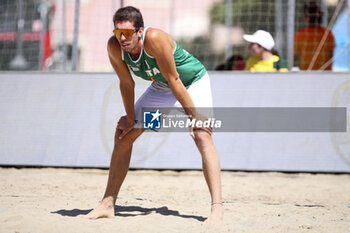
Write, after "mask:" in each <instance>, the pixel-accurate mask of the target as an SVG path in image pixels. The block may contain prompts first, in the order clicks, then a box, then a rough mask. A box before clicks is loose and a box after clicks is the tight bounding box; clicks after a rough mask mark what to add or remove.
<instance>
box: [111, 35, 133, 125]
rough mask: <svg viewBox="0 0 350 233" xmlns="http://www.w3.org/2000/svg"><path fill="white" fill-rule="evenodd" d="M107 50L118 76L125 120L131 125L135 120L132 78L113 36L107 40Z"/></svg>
mask: <svg viewBox="0 0 350 233" xmlns="http://www.w3.org/2000/svg"><path fill="white" fill-rule="evenodd" d="M107 50H108V56H109V60H110V62H111V65H112V67H113V69H114V70H115V72H116V73H117V75H118V78H119V87H120V92H121V95H122V99H123V103H124V108H125V112H126V115H127V122H128V124H129V126H133V125H134V121H135V112H134V111H135V110H134V98H135V97H134V87H135V83H134V80H133V79H132V77H131V75H130V72H129V69H128V67H127V66H126V64H125V63H124V61H123V60H122V52H121V48H120V45H119V42H118V41H117V39H116V38H115V37H114V36H113V37H111V38H110V39H109V40H108V45H107Z"/></svg>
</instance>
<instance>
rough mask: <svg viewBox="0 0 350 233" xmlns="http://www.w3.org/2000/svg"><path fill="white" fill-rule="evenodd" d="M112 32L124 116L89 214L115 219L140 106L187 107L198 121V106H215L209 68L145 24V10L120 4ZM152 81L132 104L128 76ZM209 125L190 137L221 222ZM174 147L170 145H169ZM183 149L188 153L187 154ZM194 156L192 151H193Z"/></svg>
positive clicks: (212, 218)
mask: <svg viewBox="0 0 350 233" xmlns="http://www.w3.org/2000/svg"><path fill="white" fill-rule="evenodd" d="M113 23H114V27H115V30H114V34H115V35H114V36H113V37H111V38H110V39H109V41H108V46H107V47H108V54H109V58H110V62H111V64H112V66H113V68H114V70H115V72H116V73H117V75H118V77H119V80H120V91H121V95H122V99H123V103H124V108H125V111H126V116H123V117H121V118H120V120H119V122H118V125H117V129H116V135H115V144H114V150H113V154H112V158H111V163H110V169H109V177H108V183H107V187H106V191H105V194H104V197H103V199H102V201H101V203H100V204H99V205H98V206H97V207H96V208H95V209H93V210H92V211H91V212H90V213H89V214H87V215H86V217H87V218H90V219H97V218H102V217H114V206H115V202H116V199H117V196H118V192H119V190H120V187H121V185H122V183H123V181H124V178H125V176H126V174H127V171H128V168H129V163H130V157H131V150H132V145H133V143H134V141H135V140H136V138H137V137H139V136H140V135H141V134H142V132H144V129H142V128H141V122H142V112H141V111H142V107H146V106H147V107H183V110H184V111H185V112H186V114H187V115H189V116H192V119H200V117H199V115H197V113H196V110H195V107H212V100H211V89H210V80H209V76H208V74H207V72H206V69H205V67H204V66H203V65H202V64H201V63H200V62H199V61H198V60H197V59H196V58H194V57H193V56H192V55H190V54H189V53H187V52H186V51H184V50H182V49H181V47H180V46H179V45H178V44H177V43H176V42H175V41H174V40H173V39H172V38H171V36H170V35H169V34H167V33H165V32H163V31H162V30H159V29H155V28H150V27H144V25H143V18H142V15H141V12H140V11H139V10H138V9H136V8H134V7H131V6H129V7H124V8H120V9H119V10H118V11H117V12H116V13H115V15H114V16H113ZM130 71H132V72H133V73H134V74H135V75H136V76H139V77H141V78H143V79H146V80H149V81H152V84H151V85H150V87H149V88H148V89H147V90H146V91H145V93H144V94H143V95H142V96H141V97H140V98H139V99H138V101H137V102H136V103H134V86H135V84H134V81H133V79H132V77H131V75H130ZM211 133H212V131H211V129H210V128H194V129H192V130H191V136H192V138H193V139H194V141H195V143H196V145H197V148H198V150H199V152H200V154H201V156H202V165H203V173H204V177H205V180H206V182H207V185H208V187H209V191H210V195H211V201H212V203H211V214H210V216H209V217H208V219H207V220H206V223H209V224H214V225H216V224H220V223H222V221H223V206H222V197H221V178H220V162H219V158H218V155H217V153H216V150H215V146H214V144H213V141H212V137H211ZM169 149H170V150H171V148H169ZM184 153H185V152H184ZM189 156H193V155H189Z"/></svg>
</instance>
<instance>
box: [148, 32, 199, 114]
mask: <svg viewBox="0 0 350 233" xmlns="http://www.w3.org/2000/svg"><path fill="white" fill-rule="evenodd" d="M146 36H147V37H146V40H145V49H146V51H147V53H148V54H150V55H151V56H153V57H154V58H155V59H156V61H157V64H158V66H159V69H160V72H161V73H162V75H163V77H164V78H165V79H166V80H167V82H168V84H169V87H170V89H171V91H172V93H173V95H174V96H175V98H176V99H177V100H178V101H179V102H180V103H181V105H182V107H183V108H184V110H185V112H186V114H187V115H188V116H190V118H193V117H195V116H196V111H195V106H194V103H193V101H192V98H191V96H190V95H189V93H188V92H187V90H186V88H185V86H184V85H183V83H182V82H181V80H180V77H179V74H178V73H177V71H176V66H175V60H174V56H173V51H174V50H175V46H176V44H175V42H174V41H173V39H172V38H171V36H170V35H168V34H167V33H165V32H163V31H161V30H158V29H152V30H150V31H149V32H147V35H146Z"/></svg>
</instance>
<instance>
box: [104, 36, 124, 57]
mask: <svg viewBox="0 0 350 233" xmlns="http://www.w3.org/2000/svg"><path fill="white" fill-rule="evenodd" d="M107 51H108V54H109V56H111V57H113V58H116V57H121V56H122V55H121V48H120V45H119V42H118V40H117V38H116V37H115V36H111V37H110V38H109V39H108V42H107Z"/></svg>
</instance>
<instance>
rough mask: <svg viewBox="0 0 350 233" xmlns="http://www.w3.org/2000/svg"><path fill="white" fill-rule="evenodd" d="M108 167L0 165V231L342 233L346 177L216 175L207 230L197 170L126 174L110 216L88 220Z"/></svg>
mask: <svg viewBox="0 0 350 233" xmlns="http://www.w3.org/2000/svg"><path fill="white" fill-rule="evenodd" d="M107 175H108V171H107V170H99V169H56V168H30V169H29V168H24V169H16V168H1V169H0V177H1V178H0V179H1V182H0V184H1V185H0V200H1V207H0V208H1V214H0V222H1V227H0V232H104V231H108V232H112V231H114V232H347V231H348V229H350V195H349V193H350V175H348V174H341V175H332V174H307V173H290V174H287V173H275V172H264V173H254V172H228V171H224V172H223V173H222V183H223V200H224V208H225V220H224V224H223V225H222V226H220V227H215V228H213V227H207V226H204V225H203V221H204V220H205V218H206V217H207V216H208V214H209V213H210V197H209V194H208V191H207V186H206V184H205V181H204V179H203V177H202V172H201V171H183V172H177V171H154V170H136V171H129V173H128V176H127V177H126V180H125V182H124V185H123V186H122V189H121V192H120V194H119V198H118V200H117V204H116V210H115V214H116V217H115V218H113V219H98V220H87V219H84V218H82V215H84V214H87V213H88V212H89V211H90V210H91V209H92V208H94V207H95V206H96V204H97V200H100V199H101V198H102V195H103V192H104V188H105V184H106V182H107Z"/></svg>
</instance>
